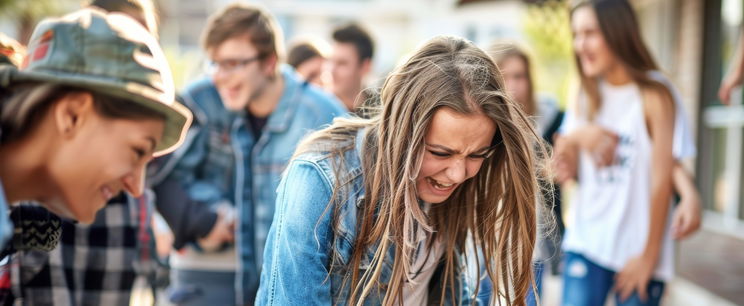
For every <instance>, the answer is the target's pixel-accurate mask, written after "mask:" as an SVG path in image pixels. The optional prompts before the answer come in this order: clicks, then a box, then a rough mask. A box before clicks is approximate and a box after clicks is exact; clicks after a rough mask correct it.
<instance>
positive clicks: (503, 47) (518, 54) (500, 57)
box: [487, 43, 537, 116]
mask: <svg viewBox="0 0 744 306" xmlns="http://www.w3.org/2000/svg"><path fill="white" fill-rule="evenodd" d="M487 52H488V55H490V56H491V58H493V61H494V62H496V66H498V67H499V69H500V67H501V66H503V65H504V62H505V61H506V60H508V59H510V58H517V59H519V60H520V61H522V63H523V64H524V69H525V73H526V74H527V90H528V92H527V101H519V102H522V103H523V104H522V105H523V106H524V112H525V113H527V115H529V116H536V115H537V101H536V100H535V90H534V88H535V87H534V82H533V81H532V65H531V61H530V57H529V56H528V55H527V52H525V51H524V50H523V49H522V48H520V47H518V46H517V45H516V44H512V43H495V44H493V45H491V46H490V47H489V48H488V50H487Z"/></svg>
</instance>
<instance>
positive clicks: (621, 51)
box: [571, 0, 671, 119]
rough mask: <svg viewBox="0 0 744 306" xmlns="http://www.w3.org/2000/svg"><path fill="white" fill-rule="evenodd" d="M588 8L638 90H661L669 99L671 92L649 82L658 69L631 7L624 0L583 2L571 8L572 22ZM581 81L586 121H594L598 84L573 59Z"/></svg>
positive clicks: (600, 102)
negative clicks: (579, 11)
mask: <svg viewBox="0 0 744 306" xmlns="http://www.w3.org/2000/svg"><path fill="white" fill-rule="evenodd" d="M587 6H588V7H591V8H592V9H593V10H594V12H595V14H596V16H597V22H598V23H599V29H600V31H601V32H602V37H604V40H605V42H606V43H607V45H608V46H609V48H610V51H611V52H612V53H613V55H615V57H616V58H617V59H618V60H619V61H620V63H621V64H622V65H623V67H624V68H625V69H626V70H627V71H628V73H629V74H630V77H631V78H632V79H633V81H634V82H636V83H637V84H638V85H639V86H641V87H648V88H652V89H655V90H660V91H661V92H662V94H664V95H666V96H668V97H671V92H670V91H669V89H668V88H667V87H666V86H664V84H662V83H660V82H658V81H655V80H653V79H651V78H650V77H649V76H648V72H649V71H652V70H658V69H659V66H658V65H657V64H656V61H654V59H653V57H651V53H650V52H649V51H648V48H646V44H644V43H643V39H642V37H641V30H640V27H639V26H638V18H636V15H635V12H634V11H633V7H632V6H631V5H630V3H629V2H628V1H627V0H582V1H578V2H576V4H574V5H573V7H572V8H571V18H573V15H574V12H576V10H577V9H579V8H582V7H587ZM574 57H575V60H576V65H577V67H578V70H579V75H580V78H581V87H582V89H583V90H584V92H585V93H586V95H587V98H588V101H589V105H588V114H586V115H587V117H588V118H589V119H593V118H594V116H595V115H596V113H597V112H598V111H599V109H600V107H601V105H602V97H601V96H600V94H599V83H598V80H597V79H596V78H593V77H589V76H587V75H586V74H585V73H584V71H583V69H582V68H581V62H580V61H579V58H578V56H574Z"/></svg>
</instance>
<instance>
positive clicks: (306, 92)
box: [300, 84, 347, 117]
mask: <svg viewBox="0 0 744 306" xmlns="http://www.w3.org/2000/svg"><path fill="white" fill-rule="evenodd" d="M300 86H303V88H302V90H301V92H302V95H301V97H300V108H301V109H304V110H306V111H311V112H317V113H320V114H332V115H333V117H337V116H342V115H344V114H346V113H347V111H346V109H345V108H344V107H343V105H341V102H340V101H339V100H338V99H336V97H334V96H333V95H331V94H330V93H328V92H326V91H323V90H322V89H320V88H318V87H316V86H315V85H312V84H302V85H300Z"/></svg>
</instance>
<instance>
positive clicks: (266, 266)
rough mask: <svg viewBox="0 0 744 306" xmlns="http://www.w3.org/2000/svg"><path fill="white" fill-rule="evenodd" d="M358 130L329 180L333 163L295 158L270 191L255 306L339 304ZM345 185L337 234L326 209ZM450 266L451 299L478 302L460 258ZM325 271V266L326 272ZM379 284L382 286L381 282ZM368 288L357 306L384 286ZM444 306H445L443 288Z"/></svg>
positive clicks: (355, 194) (343, 298)
mask: <svg viewBox="0 0 744 306" xmlns="http://www.w3.org/2000/svg"><path fill="white" fill-rule="evenodd" d="M362 137H364V131H363V130H361V131H359V132H358V133H357V136H356V140H355V143H353V144H351V143H347V144H339V145H342V146H343V145H349V146H354V148H355V149H351V150H348V151H346V153H345V156H344V161H343V162H344V168H343V171H339V173H340V175H341V177H339V180H338V181H337V178H336V171H335V170H334V169H333V165H335V164H337V163H339V162H340V161H339V159H338V158H335V159H334V158H331V157H329V156H330V154H329V153H328V152H310V153H303V154H301V155H299V156H297V157H296V158H295V159H293V160H292V161H291V162H290V164H289V166H288V168H287V172H286V173H285V174H284V176H283V178H282V182H281V183H280V184H279V189H278V190H277V203H276V205H277V210H276V213H275V215H274V222H273V224H272V226H271V230H270V231H269V238H268V240H267V242H266V243H267V244H266V250H265V251H264V252H265V253H264V263H263V269H262V272H261V287H260V288H259V291H258V296H257V297H256V305H331V304H334V305H346V303H347V300H348V295H349V294H350V292H349V288H348V287H349V286H348V285H346V286H345V287H344V288H342V280H343V278H344V276H345V274H346V273H348V272H349V271H344V267H345V266H346V263H348V262H349V260H350V258H351V253H352V250H353V247H354V241H355V240H356V235H357V233H356V222H357V212H358V210H360V205H362V203H363V201H362V199H363V197H364V184H363V173H362V168H361V158H360V155H361V144H362V139H363V138H362ZM337 182H348V183H347V184H346V186H347V187H345V188H344V190H343V191H342V193H341V194H342V196H341V197H340V198H339V200H340V201H341V202H340V203H342V204H341V207H340V209H339V213H338V215H337V216H338V217H337V219H338V220H337V224H338V229H339V230H338V231H337V233H334V231H333V229H332V220H331V215H332V214H333V210H334V209H333V208H329V209H328V210H326V208H327V206H328V203H329V201H330V199H331V195H332V192H333V186H335V185H336V183H337ZM373 249H374V248H371V249H370V250H368V251H367V254H366V255H365V256H363V258H362V262H361V264H360V266H359V270H360V274H361V273H363V272H364V270H366V269H368V268H369V267H370V261H371V259H372V258H373V255H374V250H373ZM392 258H393V249H392V248H391V249H390V250H388V257H386V259H385V262H384V263H383V264H384V266H383V271H382V274H381V276H380V280H381V283H383V284H387V283H388V282H389V279H390V274H391V273H392V267H393V259H392ZM458 258H459V259H460V264H459V267H458V268H457V271H456V273H457V275H458V277H457V283H458V284H457V285H456V287H457V288H456V289H455V292H456V294H457V296H456V299H455V300H456V302H457V303H458V304H461V305H470V304H473V303H476V304H477V303H478V301H475V300H474V298H472V289H474V288H473V287H474V281H475V279H474V278H472V282H471V281H470V279H471V278H470V277H469V274H468V273H469V271H468V269H466V268H465V261H464V260H465V258H464V256H460V255H458ZM332 268H333V269H332ZM442 271H443V265H442V264H440V265H439V267H437V270H436V272H435V273H434V276H432V279H431V281H430V284H429V288H430V289H429V294H428V296H429V297H428V302H429V303H428V304H438V302H439V300H440V295H441V290H442V285H441V284H442V282H441V279H442V277H441V275H442V273H441V272H442ZM382 286H383V287H384V286H385V285H382ZM379 289H380V290H373V292H372V293H371V294H370V295H369V296H367V297H366V298H365V301H364V304H365V305H380V304H381V303H382V300H383V298H384V296H385V289H384V288H379ZM446 290H447V296H446V300H445V304H446V305H449V304H450V301H451V298H450V295H449V292H450V290H449V289H446Z"/></svg>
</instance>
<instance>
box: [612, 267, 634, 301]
mask: <svg viewBox="0 0 744 306" xmlns="http://www.w3.org/2000/svg"><path fill="white" fill-rule="evenodd" d="M627 278H628V277H627V276H626V274H625V273H623V272H620V273H618V274H617V276H616V278H615V292H617V294H618V295H619V296H620V301H621V302H625V300H627V299H628V298H629V297H630V295H631V294H633V286H630V284H629V281H628V280H627Z"/></svg>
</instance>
